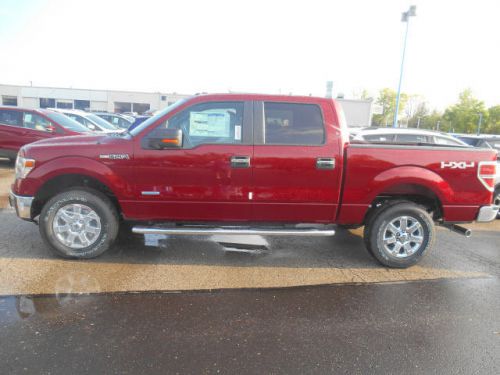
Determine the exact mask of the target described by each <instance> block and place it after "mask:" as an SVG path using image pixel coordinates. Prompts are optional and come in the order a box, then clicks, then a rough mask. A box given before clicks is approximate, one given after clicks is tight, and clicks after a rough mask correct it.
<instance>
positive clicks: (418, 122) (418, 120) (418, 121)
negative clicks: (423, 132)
mask: <svg viewBox="0 0 500 375" xmlns="http://www.w3.org/2000/svg"><path fill="white" fill-rule="evenodd" d="M420 119H421V117H420V116H418V118H417V129H420Z"/></svg>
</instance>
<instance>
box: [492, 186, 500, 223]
mask: <svg viewBox="0 0 500 375" xmlns="http://www.w3.org/2000/svg"><path fill="white" fill-rule="evenodd" d="M493 203H494V204H496V205H497V206H500V187H497V188H496V190H495V193H493ZM497 219H500V211H499V212H498V214H497Z"/></svg>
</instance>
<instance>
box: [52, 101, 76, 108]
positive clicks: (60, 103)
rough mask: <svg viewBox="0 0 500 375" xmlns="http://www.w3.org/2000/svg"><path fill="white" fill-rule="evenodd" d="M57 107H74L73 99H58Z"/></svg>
mask: <svg viewBox="0 0 500 375" xmlns="http://www.w3.org/2000/svg"><path fill="white" fill-rule="evenodd" d="M56 107H57V108H61V109H73V101H72V100H58V101H57V102H56Z"/></svg>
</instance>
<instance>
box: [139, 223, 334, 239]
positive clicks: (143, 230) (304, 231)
mask: <svg viewBox="0 0 500 375" xmlns="http://www.w3.org/2000/svg"><path fill="white" fill-rule="evenodd" d="M132 232H133V233H139V234H170V235H188V236H200V235H201V236H205V235H213V234H239V235H248V234H257V235H261V236H311V237H327V236H333V235H335V230H333V229H312V228H310V229H308V228H300V229H293V228H292V229H279V228H278V229H266V228H238V227H235V228H203V227H200V228H196V227H170V228H161V227H157V228H153V227H141V226H137V227H133V228H132Z"/></svg>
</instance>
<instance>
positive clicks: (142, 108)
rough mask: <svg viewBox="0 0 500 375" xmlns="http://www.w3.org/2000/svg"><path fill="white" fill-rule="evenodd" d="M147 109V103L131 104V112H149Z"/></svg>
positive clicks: (148, 106) (148, 107)
mask: <svg viewBox="0 0 500 375" xmlns="http://www.w3.org/2000/svg"><path fill="white" fill-rule="evenodd" d="M149 109H150V105H149V103H132V112H136V113H139V114H141V113H144V112H146V111H149Z"/></svg>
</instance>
